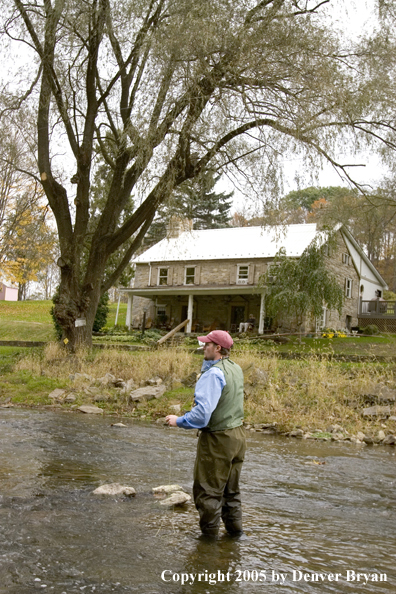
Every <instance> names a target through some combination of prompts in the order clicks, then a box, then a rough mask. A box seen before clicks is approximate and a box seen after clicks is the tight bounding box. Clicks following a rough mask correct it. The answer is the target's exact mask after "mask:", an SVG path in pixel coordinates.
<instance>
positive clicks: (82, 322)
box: [74, 318, 87, 328]
mask: <svg viewBox="0 0 396 594" xmlns="http://www.w3.org/2000/svg"><path fill="white" fill-rule="evenodd" d="M74 325H75V327H76V328H78V327H79V326H86V325H87V320H86V319H85V318H77V320H76V321H75V322H74Z"/></svg>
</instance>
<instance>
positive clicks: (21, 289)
mask: <svg viewBox="0 0 396 594" xmlns="http://www.w3.org/2000/svg"><path fill="white" fill-rule="evenodd" d="M25 298H26V283H19V284H18V301H24V300H25Z"/></svg>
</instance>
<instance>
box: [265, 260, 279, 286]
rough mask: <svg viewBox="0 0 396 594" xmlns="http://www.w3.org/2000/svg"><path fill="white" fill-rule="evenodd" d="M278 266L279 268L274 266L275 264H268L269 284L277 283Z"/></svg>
mask: <svg viewBox="0 0 396 594" xmlns="http://www.w3.org/2000/svg"><path fill="white" fill-rule="evenodd" d="M278 266H279V264H273V263H272V264H268V268H267V273H268V276H267V279H268V282H269V283H270V284H271V283H274V282H275V281H276V272H277V268H278Z"/></svg>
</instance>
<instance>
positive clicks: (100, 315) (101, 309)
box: [50, 286, 109, 340]
mask: <svg viewBox="0 0 396 594" xmlns="http://www.w3.org/2000/svg"><path fill="white" fill-rule="evenodd" d="M58 300H59V286H58V287H57V288H56V291H55V293H54V296H53V297H52V303H53V304H54V305H53V306H52V307H51V310H50V314H51V317H52V321H53V323H54V327H55V332H56V335H57V337H58V339H59V340H61V338H62V334H63V332H62V328H61V327H60V326H59V323H58V320H57V319H56V316H55V305H56V303H57V302H58ZM108 313H109V295H108V293H103V295H102V296H101V298H100V299H99V304H98V309H97V310H96V315H95V320H94V323H93V328H92V330H93V331H94V332H99V330H100V329H101V328H103V326H105V325H106V321H107V316H108Z"/></svg>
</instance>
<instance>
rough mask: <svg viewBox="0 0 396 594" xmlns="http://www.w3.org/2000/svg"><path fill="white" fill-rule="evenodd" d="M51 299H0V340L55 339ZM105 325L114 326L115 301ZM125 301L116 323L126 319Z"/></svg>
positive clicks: (122, 323)
mask: <svg viewBox="0 0 396 594" xmlns="http://www.w3.org/2000/svg"><path fill="white" fill-rule="evenodd" d="M52 305H53V303H52V301H0V340H34V341H36V340H38V341H43V342H47V341H50V340H54V339H55V334H54V327H53V323H52V318H51V314H50V310H51V307H52ZM109 308H110V311H109V315H108V318H107V324H106V327H109V328H110V327H112V326H114V322H115V317H116V311H117V303H110V305H109ZM126 309H127V304H126V303H120V311H119V314H118V324H119V325H124V324H125V320H126Z"/></svg>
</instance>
